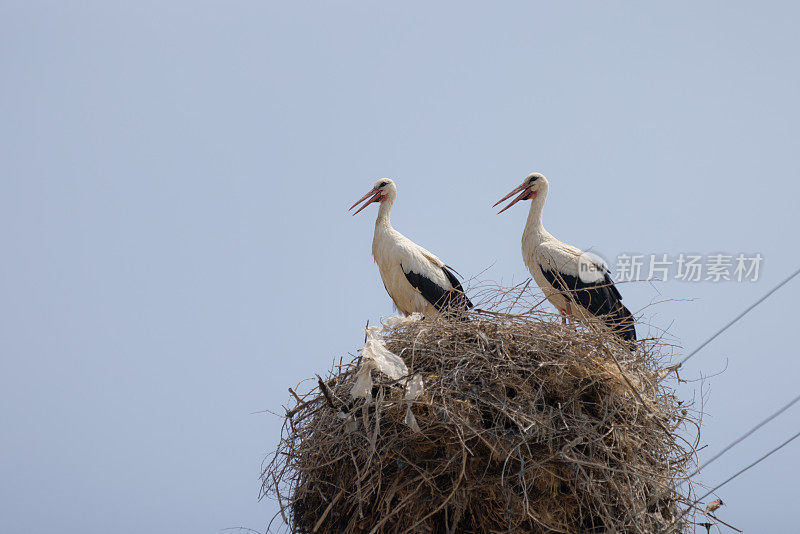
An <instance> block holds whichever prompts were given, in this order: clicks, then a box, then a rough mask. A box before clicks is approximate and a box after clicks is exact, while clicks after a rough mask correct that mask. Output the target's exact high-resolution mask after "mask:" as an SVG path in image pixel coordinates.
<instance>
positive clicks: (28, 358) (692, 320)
mask: <svg viewBox="0 0 800 534" xmlns="http://www.w3.org/2000/svg"><path fill="white" fill-rule="evenodd" d="M384 4H385V3H384ZM799 15H800V11H798V8H797V6H796V4H793V3H790V2H785V3H779V2H768V3H754V2H670V3H663V2H662V3H658V4H657V5H656V3H647V4H646V5H645V4H639V3H620V2H615V3H603V4H602V5H600V4H599V3H597V2H583V3H575V4H570V7H566V6H564V5H560V4H559V5H555V4H553V3H544V2H519V3H503V4H502V5H501V6H498V5H496V4H493V5H491V6H490V5H489V4H486V3H470V2H467V3H465V2H449V3H445V2H439V3H436V5H432V4H431V3H429V2H420V3H413V2H412V3H408V2H405V3H403V4H402V7H400V5H399V4H398V5H397V6H386V5H376V3H374V2H336V3H333V2H324V3H308V2H208V1H192V2H183V1H181V2H177V1H176V2H166V3H165V2H152V1H141V2H134V3H131V2H127V3H124V4H123V3H121V2H99V1H92V2H90V1H84V2H69V3H67V2H56V1H51V2H39V1H25V2H23V1H8V0H6V1H1V2H0V73H2V74H0V75H1V76H2V84H0V164H1V165H2V194H1V195H0V243H2V246H3V255H2V261H0V303H1V304H0V347H2V349H0V350H1V351H2V353H1V356H0V406H2V407H3V408H2V410H0V426H1V427H2V429H3V430H2V435H1V436H0V531H3V532H32V533H44V532H52V531H54V530H57V531H59V532H63V533H81V534H89V533H107V532H115V533H119V534H125V533H131V534H133V533H141V532H149V533H156V532H208V533H214V532H219V531H220V529H223V528H226V527H236V526H240V525H243V526H247V527H251V528H254V529H261V530H263V528H264V527H265V525H266V523H267V521H268V519H269V518H270V517H271V516H272V515H273V514H274V513H275V511H276V507H275V505H274V504H273V503H272V502H268V501H264V502H261V503H259V502H257V496H258V489H259V481H258V475H259V471H260V466H261V461H262V459H263V458H264V457H265V456H266V455H267V454H268V453H269V451H271V450H272V449H273V448H274V446H275V443H276V439H277V437H278V428H279V424H280V421H279V420H278V419H276V418H274V417H272V416H269V415H264V414H254V412H258V411H260V410H265V409H272V410H280V405H281V404H282V403H284V402H285V401H286V399H287V396H288V394H287V391H286V389H287V387H289V386H294V385H295V384H296V383H297V382H299V381H300V380H301V379H302V378H305V377H309V376H313V374H314V373H315V372H319V373H322V372H324V371H325V370H326V369H327V368H328V367H329V365H330V362H331V361H332V359H333V358H334V357H338V356H343V355H346V354H347V352H348V351H354V350H355V349H356V348H358V347H359V345H360V341H361V340H362V336H363V332H362V326H363V324H364V322H365V321H366V320H367V319H370V320H371V321H372V322H373V323H374V322H375V321H377V320H378V319H379V317H381V316H385V315H388V314H390V313H391V304H390V301H389V299H388V297H387V296H386V294H385V292H384V289H383V287H382V285H381V282H380V279H379V277H378V273H377V269H376V268H375V265H374V264H373V263H372V260H371V257H370V240H371V237H372V225H373V219H374V216H375V210H374V209H369V210H365V212H363V213H361V214H359V216H358V217H356V218H352V217H350V216H349V215H348V214H347V213H346V209H347V207H348V206H349V205H350V204H351V203H352V202H354V201H355V200H356V199H357V198H359V197H360V196H361V195H362V194H363V193H364V192H365V191H366V190H367V189H368V188H369V187H370V186H371V184H372V183H373V182H374V180H376V179H377V178H379V177H383V176H389V177H392V178H394V179H395V181H396V182H397V184H398V188H399V198H398V201H397V203H396V205H395V210H394V215H393V221H394V223H395V226H396V227H397V228H398V229H399V230H400V231H402V232H404V233H406V235H408V236H409V237H411V238H412V239H415V240H416V241H418V242H419V243H421V244H422V245H423V246H426V247H428V248H430V249H431V250H432V251H434V252H435V253H436V254H437V255H439V256H440V257H442V258H443V259H444V260H446V261H447V262H448V263H450V264H451V265H453V266H455V267H456V268H457V269H458V270H459V271H460V272H461V273H463V274H464V275H466V276H468V277H469V276H472V275H475V274H477V273H479V272H480V271H482V270H483V269H485V268H487V267H490V266H491V268H490V269H489V271H488V272H486V273H485V274H484V275H483V278H484V279H486V280H497V281H501V280H502V281H504V282H510V281H511V280H516V281H519V280H523V279H524V278H525V277H527V276H528V274H527V271H526V269H525V266H524V265H523V263H522V259H521V256H520V251H519V246H520V245H519V240H520V235H521V232H522V226H523V224H524V219H525V211H526V208H527V205H525V207H524V208H523V207H517V208H516V209H513V210H511V211H509V212H507V213H504V214H503V215H502V216H496V215H495V210H492V209H490V206H491V204H492V203H494V201H495V200H497V199H498V198H500V196H502V195H504V194H505V193H506V192H508V191H509V190H510V189H511V188H512V187H514V186H515V185H517V184H518V183H519V182H520V181H521V179H522V177H523V176H524V175H525V174H527V173H528V172H530V171H534V170H538V171H541V172H544V173H545V174H546V175H547V176H548V178H549V180H550V184H551V193H550V197H549V200H548V205H547V207H546V210H545V224H546V226H547V227H548V229H549V230H550V231H551V232H552V233H554V234H555V235H557V236H558V237H560V238H561V239H563V240H565V241H568V242H571V243H573V244H575V245H577V246H580V247H584V248H589V247H592V248H593V250H595V251H597V252H599V253H601V254H602V255H603V256H605V257H606V258H607V259H610V260H612V261H613V259H614V258H616V256H617V255H618V254H620V253H623V252H638V253H642V254H650V253H655V254H661V253H668V254H670V255H677V254H679V253H681V252H684V253H699V254H711V253H716V252H727V253H730V254H736V253H739V252H745V253H755V252H759V253H761V254H762V256H763V257H764V263H763V266H762V270H761V278H760V280H759V281H758V282H755V283H734V282H728V283H718V284H712V283H682V282H678V281H674V280H670V281H668V282H665V283H653V284H649V283H638V284H624V285H622V286H621V289H622V291H623V293H624V295H625V302H626V303H627V304H628V306H629V307H630V308H631V309H633V310H634V311H641V313H643V314H644V316H645V319H646V320H647V321H648V322H650V323H652V324H653V325H656V326H658V327H661V328H668V329H669V332H670V334H671V335H672V336H673V337H674V339H675V340H677V341H678V342H680V343H681V344H682V345H683V346H685V347H686V349H687V351H688V350H690V349H692V348H693V347H694V346H696V345H697V344H699V343H700V342H701V341H702V340H703V339H704V338H705V337H707V336H708V335H710V334H711V333H713V332H714V331H715V330H716V329H717V328H718V327H719V326H721V325H722V324H724V323H725V322H726V321H727V320H728V319H729V318H731V317H732V316H734V315H735V314H736V313H737V312H738V311H739V310H740V309H742V308H744V307H745V306H746V305H748V304H749V303H750V302H752V301H753V300H755V299H756V298H758V297H759V296H760V295H761V294H763V293H764V292H766V291H767V290H768V289H769V288H770V287H771V286H772V285H774V284H775V283H776V282H778V281H779V280H780V279H782V278H783V277H784V276H786V274H788V273H789V272H791V271H793V270H794V269H796V268H797V267H798V266H799V265H800V250H798V247H797V242H796V238H795V234H796V231H797V229H798V219H799V218H800V217H799V216H798V210H797V197H798V194H800V187H799V186H798V178H799V177H800V171H798V164H797V154H798V152H799V151H800V129H798V124H800V100H798V98H797V95H798V94H800V73H799V72H798V55H797V54H798V50H800V34H798V32H797V20H798V16H799ZM798 297H800V280H796V281H795V282H794V283H793V284H792V285H789V286H787V287H786V288H785V289H784V290H782V291H781V292H780V293H778V294H777V295H775V296H774V297H773V298H772V299H771V300H769V301H768V302H767V303H766V304H765V305H763V306H762V307H760V308H758V309H757V310H756V311H754V312H753V313H752V315H750V316H749V317H747V318H746V319H745V320H743V321H742V322H741V323H740V324H739V325H738V326H737V327H736V328H735V329H734V330H732V331H730V332H728V333H726V334H725V335H724V336H723V337H722V338H720V339H718V340H717V341H715V342H714V343H713V344H712V345H711V346H709V347H708V348H707V349H706V350H704V351H703V352H702V353H701V354H700V355H698V356H697V357H696V358H694V359H693V360H692V361H691V364H690V365H689V366H688V367H687V368H686V370H685V373H684V376H685V377H687V378H697V377H699V376H700V374H701V373H705V374H709V373H713V372H716V371H719V370H720V369H722V368H723V367H724V365H725V361H726V359H727V361H728V367H727V371H726V372H725V373H724V374H722V375H720V376H717V377H715V378H713V379H711V380H710V381H708V382H707V383H706V386H705V393H706V394H707V403H706V405H705V409H706V412H707V413H708V415H707V417H706V418H705V421H704V422H705V428H704V434H703V437H704V443H706V444H708V448H707V449H705V450H704V451H703V454H704V455H705V457H709V456H710V455H711V454H713V452H715V451H717V450H719V449H720V448H721V447H723V446H724V445H725V444H727V443H728V442H729V441H731V440H732V439H733V438H734V437H736V436H737V435H738V434H739V433H741V432H742V431H743V430H745V429H746V428H748V427H750V426H751V425H752V424H754V423H755V422H756V421H757V420H758V419H760V418H761V417H762V416H763V415H765V414H767V413H768V412H770V411H772V410H774V409H776V408H777V407H778V406H779V405H780V404H782V403H783V402H784V401H786V400H788V399H790V398H791V397H793V396H794V395H796V394H797V392H798V389H800V385H798V382H799V381H798V372H799V371H800V363H799V362H798V349H797V341H796V339H795V337H796V335H797V334H796V328H797V325H796V321H797V319H796V317H795V316H794V310H795V309H796V306H794V305H793V304H794V303H795V301H796V300H797V299H798ZM661 299H691V300H683V301H678V302H670V303H667V304H660V305H657V306H652V307H647V306H648V305H649V304H651V303H652V302H654V301H657V300H661ZM646 307H647V308H646ZM645 308H646V309H645ZM641 328H642V333H643V334H646V333H647V328H646V327H641ZM698 385H699V383H694V384H689V385H688V386H687V387H686V388H685V391H683V392H682V394H684V395H685V397H686V398H687V399H689V398H691V395H692V394H693V391H694V390H696V389H697V386H698ZM799 427H800V409H794V410H792V411H791V412H789V413H788V414H786V415H785V416H784V417H782V418H781V419H780V420H778V421H776V422H774V423H772V424H770V425H769V426H768V427H766V428H765V429H764V430H763V431H762V432H760V433H759V434H758V435H756V436H754V437H753V438H751V439H750V440H748V441H747V442H745V443H743V444H742V445H740V446H739V447H738V448H736V449H735V450H733V451H731V453H730V454H728V455H726V456H724V457H723V458H722V459H721V460H719V461H718V462H716V463H715V464H714V465H713V466H712V467H711V468H710V469H709V470H708V472H706V473H704V474H703V476H702V477H701V479H702V480H704V481H706V482H708V483H710V484H713V483H715V482H718V481H720V480H722V479H724V478H725V477H727V476H728V475H729V474H731V473H733V472H734V471H736V470H737V469H738V468H740V467H741V466H743V465H744V464H745V463H747V462H749V461H750V460H752V459H754V458H756V457H757V456H759V455H760V454H761V453H763V452H765V451H766V450H768V449H769V448H771V447H772V446H773V445H775V444H777V443H779V442H780V441H782V440H783V439H785V438H786V437H788V436H789V435H791V434H792V433H794V432H796V431H797V430H798V428H799ZM799 453H800V443H794V444H792V445H791V446H790V447H788V448H787V449H785V450H784V451H782V452H781V453H779V454H778V455H776V456H774V457H772V458H770V459H769V460H768V461H767V462H765V463H764V464H763V465H762V466H759V468H757V469H756V470H754V471H752V472H749V473H747V474H746V475H744V476H742V477H741V478H739V479H737V480H736V481H735V482H734V483H732V484H730V485H729V486H727V487H726V488H725V489H724V490H723V491H721V492H720V496H721V497H722V498H723V499H724V501H725V502H726V504H727V507H726V508H723V510H722V511H721V517H723V518H724V519H726V520H728V521H730V522H732V523H733V524H735V525H737V526H738V527H740V528H743V529H745V530H746V531H749V532H778V531H782V532H786V531H787V530H786V529H788V528H789V527H790V526H796V502H797V499H798V486H797V479H798V471H799V470H800V460H798V458H800V454H799ZM792 528H794V527H792Z"/></svg>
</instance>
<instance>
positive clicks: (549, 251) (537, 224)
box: [493, 172, 636, 341]
mask: <svg viewBox="0 0 800 534" xmlns="http://www.w3.org/2000/svg"><path fill="white" fill-rule="evenodd" d="M548 188H549V184H548V183H547V178H545V177H544V176H543V175H542V174H540V173H538V172H534V173H532V174H529V175H528V176H527V177H526V178H525V181H523V182H522V184H520V185H519V186H518V187H517V188H516V189H514V190H513V191H511V192H510V193H509V194H507V195H506V196H504V197H503V198H501V199H500V200H498V201H497V202H496V203H495V206H497V204H500V203H501V202H503V201H504V200H507V199H508V198H510V197H511V196H512V195H515V194H517V193H519V196H517V197H516V198H515V199H514V200H512V201H511V203H510V204H508V205H507V206H506V207H505V208H503V209H502V210H500V211H499V212H498V213H503V212H504V211H506V210H507V209H508V208H510V207H511V206H513V205H514V204H516V203H517V202H519V201H520V200H531V201H532V202H531V208H530V212H529V213H528V222H527V224H526V225H525V231H524V232H523V233H522V258H523V260H524V261H525V265H527V266H528V270H529V271H530V272H531V274H532V275H533V279H534V280H536V283H537V284H539V287H541V288H542V291H543V292H544V294H545V296H546V297H547V299H548V300H549V301H550V302H551V303H552V304H553V306H555V307H556V309H558V310H559V311H560V312H561V313H562V314H563V315H564V316H565V319H566V317H569V318H570V319H571V318H572V317H573V315H574V316H576V317H577V318H578V319H580V320H581V321H584V322H586V321H590V320H592V318H594V317H599V318H601V319H602V321H603V322H604V323H605V324H606V325H607V326H608V327H610V328H611V329H612V330H613V331H614V332H615V333H617V334H618V335H619V336H620V337H621V338H622V339H624V340H626V341H635V340H636V328H635V327H634V320H633V315H631V312H630V311H628V308H626V307H625V306H624V305H623V304H622V296H621V295H620V294H619V291H618V290H617V288H616V287H615V286H614V282H613V281H612V280H611V277H610V276H609V271H608V268H607V267H606V266H605V265H604V264H603V263H602V261H600V260H599V258H596V257H592V256H591V255H589V254H586V253H584V252H583V251H581V250H580V249H578V248H576V247H573V246H572V245H568V244H566V243H562V242H561V241H559V240H558V239H556V238H555V237H553V236H552V235H551V234H550V232H548V231H547V230H545V229H544V226H543V225H542V209H543V208H544V201H545V199H546V198H547V190H548ZM493 207H494V206H493Z"/></svg>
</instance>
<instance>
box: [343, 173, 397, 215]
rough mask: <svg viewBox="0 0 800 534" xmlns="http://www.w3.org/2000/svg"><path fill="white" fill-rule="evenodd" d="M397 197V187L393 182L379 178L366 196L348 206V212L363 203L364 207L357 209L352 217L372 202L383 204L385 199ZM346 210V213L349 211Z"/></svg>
mask: <svg viewBox="0 0 800 534" xmlns="http://www.w3.org/2000/svg"><path fill="white" fill-rule="evenodd" d="M396 195H397V187H395V185H394V182H393V181H391V180H390V179H389V178H381V179H380V180H378V181H377V182H375V185H374V186H373V187H372V189H370V190H369V191H368V192H367V194H366V195H364V196H363V197H361V198H360V199H359V201H358V202H356V203H355V204H353V205H352V206H350V210H351V209H353V208H355V207H356V206H358V205H359V204H361V203H362V202H364V201H366V202H364V205H363V206H361V207H360V208H358V209H357V210H356V211H355V213H353V215H355V214H356V213H358V212H359V211H361V210H363V209H364V208H366V207H367V206H369V205H370V204H372V203H373V202H385V201H386V199H388V198H391V199H394V197H395V196H396ZM350 210H347V211H350Z"/></svg>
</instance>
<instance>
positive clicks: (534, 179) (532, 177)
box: [530, 176, 539, 183]
mask: <svg viewBox="0 0 800 534" xmlns="http://www.w3.org/2000/svg"><path fill="white" fill-rule="evenodd" d="M538 179H539V177H538V176H531V180H530V181H531V183H533V182H535V181H536V180H538Z"/></svg>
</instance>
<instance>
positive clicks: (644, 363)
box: [262, 301, 697, 533]
mask: <svg viewBox="0 0 800 534" xmlns="http://www.w3.org/2000/svg"><path fill="white" fill-rule="evenodd" d="M515 302H516V301H515ZM495 309H497V308H495ZM464 319H465V318H463V317H461V318H457V319H452V318H451V319H447V318H437V319H425V320H421V321H403V322H400V323H399V324H395V325H394V326H384V328H383V331H382V334H383V338H384V340H385V343H386V346H387V347H388V349H389V350H390V351H392V352H393V353H394V354H396V355H399V356H400V357H401V358H402V359H403V360H404V361H405V363H406V365H407V366H408V369H409V375H415V376H421V377H422V380H423V383H424V391H423V393H422V394H421V395H420V396H418V397H417V398H415V399H413V400H407V398H406V393H407V388H406V386H404V385H403V384H405V383H406V380H405V379H400V380H392V379H390V378H388V377H387V376H385V375H383V374H381V373H379V372H378V371H372V379H373V381H374V384H373V387H372V391H371V393H372V395H371V396H370V398H368V399H363V398H358V399H354V398H353V397H352V396H351V395H350V391H351V388H352V387H353V385H354V383H355V381H356V374H357V370H358V364H359V363H360V362H359V361H358V360H357V359H354V360H353V361H351V362H349V363H344V362H341V361H340V362H339V363H338V365H334V368H333V370H332V371H331V373H330V375H329V376H328V377H327V378H326V379H325V380H324V381H320V386H319V388H314V389H313V390H311V391H309V392H307V393H305V395H303V396H299V395H298V394H295V395H296V396H295V400H296V406H295V407H294V408H292V409H290V410H287V415H286V421H285V424H284V427H283V433H282V440H281V442H280V444H279V446H278V450H277V451H276V453H275V454H274V456H273V457H272V460H271V462H270V463H269V464H268V465H267V466H266V468H265V470H264V473H263V475H262V481H263V492H264V494H265V495H269V496H270V497H272V498H275V499H276V500H277V501H278V502H279V504H280V507H281V512H280V513H281V516H282V518H283V520H284V521H285V522H286V524H287V525H288V526H289V528H290V529H291V531H292V532H344V533H378V532H475V533H479V532H480V533H483V532H567V533H575V532H597V533H599V532H631V533H652V532H657V531H659V530H661V529H663V528H665V527H667V526H669V525H670V524H672V523H673V522H676V521H677V522H678V523H677V524H676V525H674V527H676V528H675V531H680V530H683V529H684V528H685V525H684V523H683V521H684V520H683V519H681V518H682V512H683V509H684V507H685V506H686V503H687V500H688V496H689V495H690V492H691V485H690V484H689V483H687V482H688V481H687V473H688V472H689V471H690V470H691V468H692V467H693V466H694V465H695V464H694V461H695V458H694V452H695V449H694V445H695V444H696V441H695V440H690V441H688V440H687V439H685V437H684V436H685V435H686V434H687V433H689V432H691V433H692V434H695V435H696V433H697V432H696V426H697V425H696V423H695V421H694V419H693V417H694V416H693V413H691V412H689V411H688V410H687V409H686V407H685V406H682V405H681V403H680V402H679V401H678V399H677V398H676V396H675V394H674V390H673V388H672V387H671V386H669V385H668V384H666V383H665V381H664V380H665V379H664V377H665V375H667V373H665V372H663V371H662V369H661V367H660V366H659V362H660V360H661V359H663V358H664V356H663V355H662V354H661V352H662V351H661V350H660V349H661V345H660V344H659V343H658V342H657V341H645V342H640V343H639V344H638V346H637V348H636V350H635V351H631V350H630V348H629V346H627V345H624V344H622V343H620V342H619V341H618V339H617V338H616V337H615V336H614V335H612V334H611V333H609V332H608V331H607V330H604V329H602V328H596V327H583V326H582V327H577V328H576V327H575V326H573V325H562V324H560V322H558V321H554V320H553V318H552V317H550V316H547V315H546V314H544V313H542V312H540V311H537V310H528V312H527V313H525V314H522V315H518V314H517V315H510V314H499V313H495V314H487V313H474V312H473V313H471V314H470V316H469V317H468V320H464ZM294 393H295V392H294V391H293V394H294ZM323 393H324V394H323ZM409 405H410V406H411V412H412V413H413V416H414V417H413V419H415V420H416V423H417V424H418V431H417V430H416V426H415V425H414V424H413V421H412V422H411V425H409V419H408V414H407V410H408V406H409ZM412 427H413V428H412Z"/></svg>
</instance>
